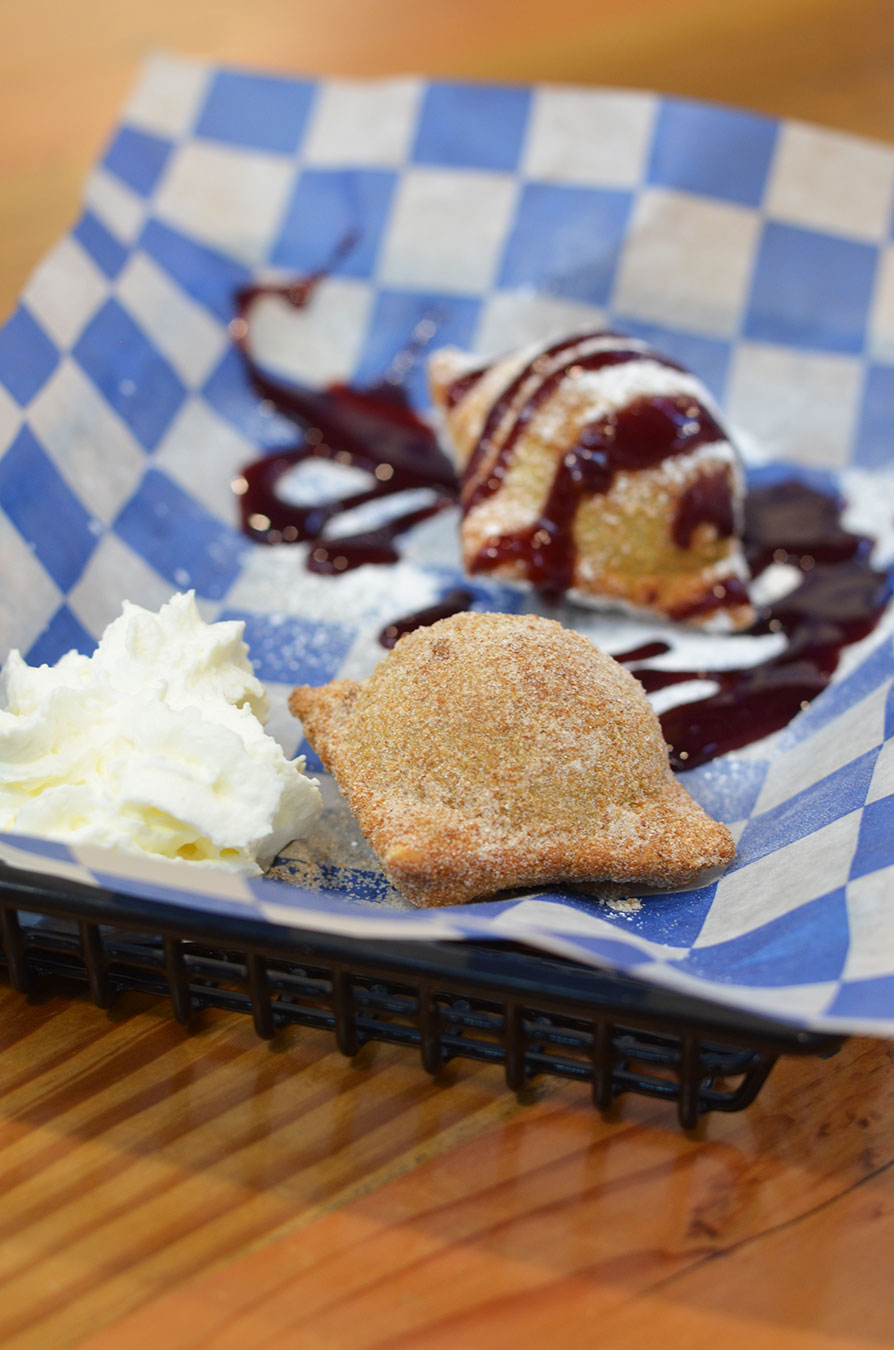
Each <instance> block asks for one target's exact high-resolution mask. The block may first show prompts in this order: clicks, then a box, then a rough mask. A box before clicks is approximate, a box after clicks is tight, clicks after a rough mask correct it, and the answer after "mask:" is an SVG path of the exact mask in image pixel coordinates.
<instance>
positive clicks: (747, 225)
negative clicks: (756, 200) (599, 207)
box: [613, 188, 759, 337]
mask: <svg viewBox="0 0 894 1350" xmlns="http://www.w3.org/2000/svg"><path fill="white" fill-rule="evenodd" d="M758 234H759V219H758V216H757V213H756V212H754V211H750V210H748V209H746V208H745V207H741V206H731V205H729V204H727V203H725V202H713V201H707V200H705V199H703V198H699V197H694V196H689V195H688V194H687V193H684V192H674V191H670V190H667V189H664V188H646V189H644V190H643V191H642V192H641V193H640V195H639V197H638V199H637V202H636V206H635V208H634V214H633V219H632V222H631V227H630V231H629V234H628V236H627V241H626V244H625V246H624V250H623V253H622V255H621V262H620V266H619V270H618V280H617V283H616V285H615V294H614V298H613V308H614V309H615V310H617V311H618V312H619V313H620V314H626V315H629V316H630V317H631V318H635V319H643V320H646V321H647V322H651V323H663V324H668V325H670V326H671V327H673V328H683V329H687V330H690V331H692V332H696V333H704V334H706V335H710V336H713V337H731V336H733V334H734V333H735V332H736V330H737V328H738V325H739V321H740V318H741V315H742V311H743V309H744V306H745V302H746V299H747V294H748V285H749V282H750V279H751V272H752V263H753V260H754V254H755V249H756V247H757V239H758Z"/></svg>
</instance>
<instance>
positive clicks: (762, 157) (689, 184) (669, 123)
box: [646, 98, 778, 206]
mask: <svg viewBox="0 0 894 1350" xmlns="http://www.w3.org/2000/svg"><path fill="white" fill-rule="evenodd" d="M777 134H778V127H777V124H776V123H775V122H773V121H771V120H770V119H769V118H767V117H759V116H757V115H755V114H754V113H745V112H737V111H735V110H734V109H731V108H719V107H713V106H711V105H710V104H705V103H689V102H686V101H684V100H681V99H670V98H668V99H664V100H663V101H662V103H661V107H660V109H659V113H658V117H657V119H656V122H655V132H654V136H653V140H652V154H651V159H650V161H649V167H648V170H647V175H646V176H647V179H648V181H649V182H650V183H652V184H654V185H655V186H657V187H667V188H676V189H680V190H682V191H684V192H693V193H698V194H700V195H702V196H706V197H719V198H721V199H722V200H723V201H727V202H735V203H737V204H738V205H739V206H758V205H760V202H761V201H762V199H763V195H764V186H765V184H766V181H767V175H768V173H769V169H770V162H771V160H772V158H773V150H774V148H775V145H776V137H777Z"/></svg>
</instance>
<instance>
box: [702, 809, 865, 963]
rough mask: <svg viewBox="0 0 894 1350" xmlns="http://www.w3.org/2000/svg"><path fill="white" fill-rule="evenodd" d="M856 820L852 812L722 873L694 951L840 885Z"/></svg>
mask: <svg viewBox="0 0 894 1350" xmlns="http://www.w3.org/2000/svg"><path fill="white" fill-rule="evenodd" d="M860 819H861V813H860V812H859V811H851V812H850V813H849V814H848V815H846V816H842V817H841V818H840V819H839V820H835V821H833V822H832V823H831V824H830V825H826V826H824V827H823V829H821V830H815V831H814V832H813V833H812V834H808V835H805V836H804V838H802V839H796V840H795V841H794V842H793V843H791V844H787V845H786V846H785V847H784V848H780V849H777V850H776V851H775V852H773V853H768V854H767V855H766V856H765V857H763V858H758V859H757V861H756V862H753V863H751V864H749V865H748V866H747V867H740V868H738V869H737V870H735V871H733V872H727V873H726V875H725V876H722V877H721V878H720V880H719V881H718V883H717V892H716V894H715V897H714V903H713V904H712V906H711V909H710V911H709V912H708V915H707V918H706V919H705V922H704V924H703V925H702V930H701V932H700V933H699V935H698V938H697V939H696V941H695V943H694V946H696V947H712V946H714V944H715V943H718V942H729V941H731V939H732V938H737V937H741V936H742V934H743V933H750V932H752V930H753V929H755V928H760V927H762V926H763V925H764V924H767V923H769V922H770V921H771V920H772V919H778V918H781V917H782V915H784V914H790V913H791V912H792V910H796V909H798V907H799V906H800V905H803V904H806V903H807V902H808V901H810V900H815V899H816V897H817V896H818V895H825V894H826V893H827V892H828V891H834V890H835V889H836V888H837V887H838V886H843V885H844V884H845V882H846V881H847V876H848V872H849V870H850V865H851V859H852V857H853V855H854V849H855V848H856V844H857V834H858V831H859V829H860Z"/></svg>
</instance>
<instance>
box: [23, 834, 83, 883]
mask: <svg viewBox="0 0 894 1350" xmlns="http://www.w3.org/2000/svg"><path fill="white" fill-rule="evenodd" d="M33 837H36V838H39V837H40V836H33ZM0 857H2V858H3V861H4V862H6V863H8V864H9V866H10V867H19V868H21V869H22V871H23V872H39V873H41V875H42V876H49V877H62V878H63V879H64V880H65V881H77V882H80V883H81V885H84V886H95V885H96V880H95V878H94V877H92V876H91V875H90V873H89V872H88V871H87V869H86V868H85V867H82V866H81V865H80V864H79V863H78V862H76V861H75V860H74V859H73V858H71V859H69V858H42V857H41V856H40V855H39V854H36V853H32V852H31V851H30V849H27V848H17V847H16V846H15V844H12V843H7V842H6V840H4V841H3V843H2V844H0Z"/></svg>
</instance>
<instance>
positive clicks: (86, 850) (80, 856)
mask: <svg viewBox="0 0 894 1350" xmlns="http://www.w3.org/2000/svg"><path fill="white" fill-rule="evenodd" d="M71 851H72V853H73V854H74V856H75V857H76V858H77V860H78V862H79V863H80V864H81V865H82V866H83V867H85V868H88V869H89V870H90V871H91V872H99V873H103V874H111V875H113V876H119V877H122V878H124V879H126V880H127V881H136V882H139V883H145V887H146V890H145V894H146V896H149V897H151V895H152V889H153V887H154V886H162V887H164V888H165V891H167V889H168V888H169V887H172V888H174V889H176V890H179V891H188V892H190V893H191V894H193V895H195V896H196V897H197V898H200V897H207V901H206V903H204V904H202V903H201V900H200V907H201V908H202V909H210V910H213V909H214V907H215V906H214V902H213V897H214V896H220V898H221V899H222V900H236V901H241V902H243V903H244V904H245V905H246V907H247V908H248V907H251V906H253V904H254V900H253V898H252V894H251V890H250V889H249V886H248V883H247V880H246V878H245V877H242V876H239V875H238V874H233V873H232V872H226V871H224V869H223V868H218V867H215V868H211V867H204V866H201V865H196V863H193V862H184V861H182V860H179V859H175V858H162V857H159V856H157V855H156V856H155V857H152V856H151V855H149V854H146V853H137V852H134V853H129V852H127V851H126V850H125V849H114V850H113V849H105V848H97V847H96V846H95V845H93V844H81V845H78V846H74V845H72V846H71ZM163 898H164V899H165V900H166V901H167V902H168V903H173V904H177V903H178V899H177V897H176V896H171V895H164V896H163ZM180 903H182V904H186V903H187V901H186V899H185V898H184V899H183V900H182V901H180Z"/></svg>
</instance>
